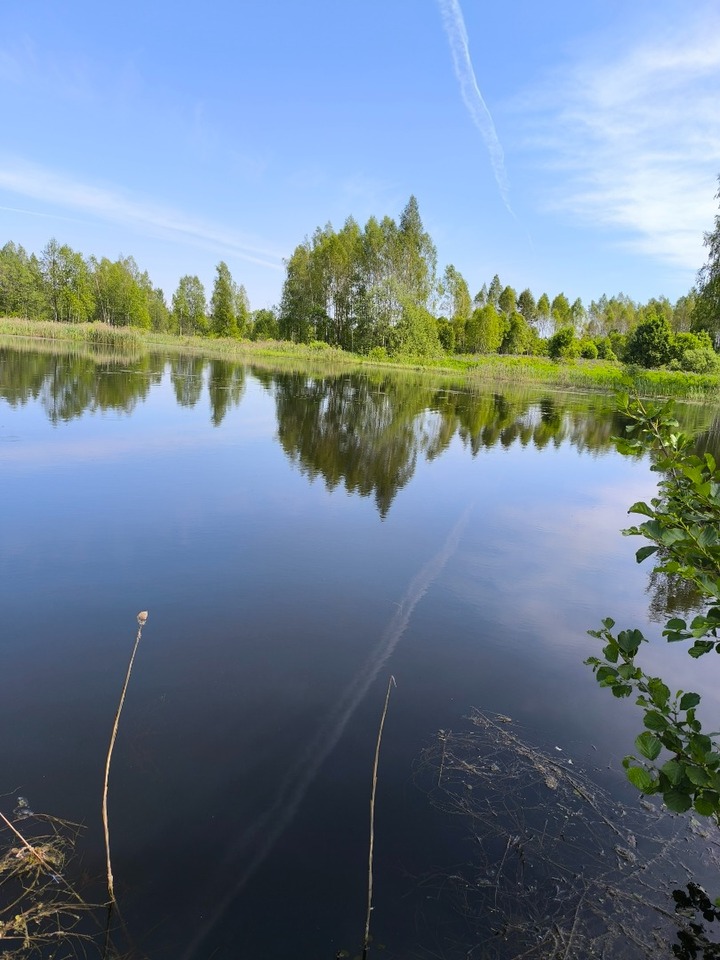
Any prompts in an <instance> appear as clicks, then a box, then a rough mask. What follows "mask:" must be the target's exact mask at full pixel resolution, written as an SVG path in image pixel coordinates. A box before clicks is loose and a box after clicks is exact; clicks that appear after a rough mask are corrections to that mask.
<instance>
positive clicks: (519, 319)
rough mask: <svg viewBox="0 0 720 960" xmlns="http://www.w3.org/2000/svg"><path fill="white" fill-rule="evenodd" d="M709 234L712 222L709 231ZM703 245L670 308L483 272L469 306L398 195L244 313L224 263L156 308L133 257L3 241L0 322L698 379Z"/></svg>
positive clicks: (711, 274)
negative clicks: (543, 358)
mask: <svg viewBox="0 0 720 960" xmlns="http://www.w3.org/2000/svg"><path fill="white" fill-rule="evenodd" d="M719 232H720V224H716V233H719ZM713 239H714V235H712V234H710V235H708V236H706V245H708V246H710V248H711V258H710V262H709V263H708V265H706V266H705V267H704V268H703V270H701V271H700V274H699V281H700V282H699V287H698V288H697V289H696V288H693V289H692V290H690V291H689V292H688V293H687V295H685V296H683V297H680V299H679V300H677V301H676V302H675V303H671V302H670V300H668V299H667V298H666V297H658V298H653V299H651V300H649V301H648V302H647V303H636V302H634V301H633V300H631V299H630V297H627V296H625V295H624V294H622V293H620V294H617V295H615V296H612V297H607V296H602V297H600V299H599V300H597V301H595V300H593V301H592V302H591V303H590V304H588V305H585V304H583V303H582V301H581V300H580V299H577V300H575V301H574V302H573V303H570V302H569V300H568V298H567V297H566V296H565V294H564V293H557V294H555V296H553V298H552V299H550V296H549V295H548V294H547V293H541V294H540V295H539V296H537V297H536V296H535V295H534V294H533V292H532V291H531V290H529V289H525V290H522V291H521V292H520V293H518V292H517V291H516V290H515V289H514V288H513V287H511V286H507V285H503V283H502V281H501V280H500V278H499V277H498V276H497V274H496V275H495V276H494V277H492V279H491V280H490V281H489V282H488V283H485V284H483V286H482V288H481V289H480V290H479V291H478V292H477V293H476V294H475V296H472V295H471V293H470V288H469V286H468V283H467V281H466V280H465V278H464V277H463V276H462V274H461V273H460V272H459V271H458V270H457V269H456V268H455V267H454V266H452V265H449V266H448V267H446V269H445V270H444V272H443V273H442V274H441V275H440V274H438V271H437V251H436V248H435V245H434V243H433V241H432V239H431V237H430V235H429V234H428V233H427V232H426V231H425V229H424V227H423V223H422V220H421V218H420V212H419V209H418V204H417V200H416V199H415V197H410V199H409V201H408V203H407V204H406V206H405V208H404V210H403V211H402V213H401V215H400V218H399V220H398V221H397V222H396V221H395V220H393V219H392V218H391V217H389V216H386V217H384V218H383V219H382V220H380V221H378V220H377V219H376V218H375V217H371V218H370V219H369V220H368V222H367V223H366V224H365V227H364V228H361V227H360V226H359V224H358V223H357V222H356V221H355V220H353V219H352V218H349V219H348V220H346V222H345V223H344V225H343V226H342V228H341V229H340V230H339V231H336V230H335V229H334V228H333V227H332V226H331V225H330V224H328V225H327V226H325V227H324V228H318V229H317V230H316V231H315V232H314V234H313V235H312V237H311V238H306V239H305V240H304V241H303V242H302V243H301V244H299V245H298V246H297V247H296V248H295V250H294V251H293V253H292V255H291V256H290V257H289V259H288V260H287V261H286V276H285V281H284V284H283V291H282V297H281V301H280V304H279V305H278V306H277V307H275V308H273V309H272V310H267V309H261V310H255V311H253V310H251V308H250V303H249V301H248V297H247V293H246V291H245V288H244V287H243V286H242V285H241V284H238V283H237V282H236V281H235V280H234V279H233V277H232V275H231V273H230V270H229V268H228V266H227V264H226V263H224V262H221V263H219V264H218V266H217V268H216V277H215V280H214V284H213V289H212V292H211V294H210V298H209V300H208V298H207V294H206V291H205V288H204V286H203V284H202V283H201V282H200V280H199V279H198V277H197V276H189V275H187V276H183V277H181V278H180V281H179V283H178V286H177V289H176V290H175V292H174V293H173V294H172V297H171V299H170V303H168V301H167V299H166V297H165V294H164V292H163V291H162V290H161V289H159V288H157V287H155V286H153V283H152V281H151V280H150V277H149V275H148V273H147V272H146V271H141V270H140V268H139V267H138V265H137V263H136V262H135V260H134V258H133V257H121V258H119V259H118V260H115V261H111V260H108V259H107V258H105V257H103V258H102V259H101V260H98V259H96V258H95V257H94V256H90V257H87V258H86V257H84V256H83V255H82V254H81V253H78V252H76V251H75V250H72V249H71V248H70V247H69V246H67V245H61V244H60V243H59V242H58V241H57V240H55V239H52V240H50V241H49V242H48V244H47V245H46V246H45V248H44V249H43V250H42V252H41V253H40V255H39V256H37V255H36V254H34V253H31V254H28V253H27V252H26V251H25V250H24V249H23V248H22V247H21V246H18V245H17V244H15V243H12V242H9V243H6V244H5V246H4V247H2V249H0V316H8V317H12V316H15V317H24V318H28V319H31V320H32V319H35V320H54V321H57V322H59V323H86V322H104V323H107V324H110V325H112V326H132V327H138V328H141V329H145V330H157V331H162V332H169V333H177V334H182V335H189V334H192V335H197V336H209V337H234V338H249V339H254V340H269V339H283V340H291V341H295V342H302V343H310V342H313V341H322V342H325V343H328V344H330V345H332V346H335V347H339V348H341V349H343V350H349V351H353V352H355V353H360V354H366V355H370V356H373V357H376V358H378V359H380V358H382V357H386V356H387V357H392V356H405V357H424V356H439V355H441V354H443V353H449V354H477V353H502V354H515V355H531V354H535V355H538V354H545V355H550V356H551V357H554V358H556V359H563V358H571V357H585V358H587V359H596V358H600V359H607V360H614V359H620V360H624V361H626V362H633V363H638V364H641V365H643V366H649V367H652V366H661V365H668V366H670V367H675V368H677V369H686V370H695V371H697V372H712V371H716V370H717V369H718V357H717V355H716V353H715V350H714V344H715V341H716V339H717V336H718V333H720V315H718V312H717V310H716V309H715V308H714V307H713V305H712V304H711V305H710V306H711V309H708V300H709V293H711V292H712V291H713V290H714V288H713V283H716V281H717V277H716V273H717V270H716V266H717V265H716V264H714V263H713V255H714V250H713V246H712V243H713Z"/></svg>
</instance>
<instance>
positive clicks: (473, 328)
mask: <svg viewBox="0 0 720 960" xmlns="http://www.w3.org/2000/svg"><path fill="white" fill-rule="evenodd" d="M502 337H503V330H502V325H501V322H500V315H499V313H498V312H497V310H496V309H495V307H494V306H493V305H492V304H491V303H486V304H485V306H484V307H478V308H477V309H476V310H473V312H472V315H471V316H470V319H469V320H468V322H467V328H466V333H465V349H466V351H467V352H468V353H495V352H497V351H498V350H499V349H500V344H501V343H502Z"/></svg>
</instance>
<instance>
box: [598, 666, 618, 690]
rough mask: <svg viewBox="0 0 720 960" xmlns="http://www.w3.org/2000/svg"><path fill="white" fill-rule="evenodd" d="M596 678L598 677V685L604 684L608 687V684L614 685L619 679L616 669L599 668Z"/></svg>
mask: <svg viewBox="0 0 720 960" xmlns="http://www.w3.org/2000/svg"><path fill="white" fill-rule="evenodd" d="M595 676H596V677H597V681H598V683H601V684H603V686H607V685H608V683H613V682H614V681H615V678H616V677H617V670H616V669H615V667H607V666H603V667H598V671H597V673H596V674H595Z"/></svg>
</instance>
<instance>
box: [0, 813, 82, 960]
mask: <svg viewBox="0 0 720 960" xmlns="http://www.w3.org/2000/svg"><path fill="white" fill-rule="evenodd" d="M26 810H27V812H25V811H26ZM18 811H19V816H16V819H15V820H14V821H11V820H9V819H8V818H7V817H6V816H5V815H4V814H0V956H1V957H2V958H3V960H29V958H31V957H61V956H62V957H74V956H87V955H88V950H89V948H91V947H93V946H95V945H96V940H97V937H96V936H93V935H92V934H88V932H87V931H86V930H85V929H84V928H83V924H82V920H83V918H84V917H87V918H88V919H89V917H90V915H91V914H92V911H93V910H94V909H95V908H94V907H92V906H90V905H89V904H87V903H85V902H84V900H83V899H82V897H81V896H80V895H79V894H78V893H77V892H76V891H75V889H74V888H73V886H72V884H71V883H70V881H69V880H68V879H67V878H66V876H65V869H66V867H67V864H68V860H69V859H70V858H71V856H72V854H73V851H74V848H75V843H76V840H77V835H78V829H79V828H78V827H77V825H76V824H71V823H68V822H67V821H64V820H58V819H57V818H55V817H49V816H46V815H37V814H33V813H32V811H29V808H27V807H26V806H23V804H22V803H21V804H20V805H19V807H18V809H17V810H16V811H15V813H16V815H17V814H18Z"/></svg>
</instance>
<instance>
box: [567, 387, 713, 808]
mask: <svg viewBox="0 0 720 960" xmlns="http://www.w3.org/2000/svg"><path fill="white" fill-rule="evenodd" d="M620 410H621V412H622V413H624V414H625V415H626V416H627V417H628V419H629V421H630V423H629V424H628V426H627V427H626V428H625V429H626V436H625V437H622V438H615V443H616V445H617V448H618V450H619V451H620V452H621V453H624V454H629V455H637V454H639V453H643V452H645V451H648V450H650V451H652V452H653V454H654V457H655V460H654V463H653V466H652V469H653V470H655V471H657V472H659V473H661V474H662V478H661V480H660V482H659V484H658V496H657V497H654V498H653V499H652V500H651V501H650V503H649V504H648V503H644V502H638V503H634V504H633V505H632V506H631V507H630V509H629V511H628V512H629V513H634V514H638V515H640V516H644V517H646V518H647V519H646V520H645V521H643V522H642V523H640V524H639V525H637V526H633V527H630V528H629V529H627V530H624V531H623V533H624V534H625V535H626V536H642V537H644V538H645V539H646V540H648V541H649V544H648V545H646V546H643V547H641V548H640V549H639V550H638V551H637V553H636V558H637V561H638V563H642V561H643V560H646V559H647V558H648V557H650V556H653V555H655V556H656V559H657V560H658V563H657V565H656V566H655V568H654V569H655V572H659V573H665V574H674V575H676V576H677V577H680V578H681V579H684V580H686V581H688V582H690V583H692V584H693V585H694V587H695V589H696V590H697V592H698V594H699V595H700V597H701V598H702V599H703V601H704V604H705V607H706V609H705V610H704V612H703V613H701V614H698V615H697V616H696V617H695V618H694V619H693V620H692V621H691V623H689V624H688V623H687V622H686V621H685V620H682V619H680V618H678V617H673V618H672V619H670V620H668V621H667V623H666V624H665V628H664V629H663V631H662V634H663V636H664V637H665V638H666V639H667V640H668V641H669V642H678V641H691V645H690V647H689V649H688V653H689V654H690V656H691V657H693V658H698V657H701V656H703V655H704V654H706V653H709V652H710V651H711V650H713V648H714V649H715V651H716V652H717V653H720V639H718V628H720V536H719V535H718V531H719V529H720V471H719V470H718V468H717V465H716V463H715V459H714V458H713V457H712V456H711V455H710V454H709V453H706V454H704V455H703V456H702V457H700V456H697V455H696V454H694V453H693V452H692V447H691V442H692V441H691V439H690V438H689V437H688V436H686V435H685V434H683V433H681V432H680V431H679V429H678V423H677V420H675V419H674V418H673V416H672V412H671V403H666V404H663V405H661V406H657V407H651V406H646V405H645V404H644V403H643V402H642V401H641V400H640V399H638V398H635V399H633V400H630V399H629V398H628V397H627V396H624V397H621V399H620ZM614 627H615V622H614V621H613V620H611V619H609V618H608V619H606V620H603V626H602V629H601V630H590V631H589V633H590V635H591V636H593V637H596V638H598V639H600V640H602V641H603V643H604V646H603V648H602V657H589V658H588V659H587V660H586V661H585V662H586V663H587V664H589V665H590V666H592V668H593V672H594V673H595V677H596V679H597V681H598V683H599V684H600V686H601V687H609V688H610V690H611V691H612V693H613V695H614V696H616V697H618V698H622V697H629V696H631V695H632V694H633V693H636V694H637V698H636V701H635V702H636V703H637V704H638V705H639V706H640V707H641V708H642V709H643V713H644V717H643V725H644V727H645V729H644V730H643V732H642V733H640V734H639V735H638V736H637V737H636V739H635V747H636V749H637V752H638V754H639V755H640V757H641V758H643V759H642V760H640V759H638V758H637V757H635V756H627V757H625V759H624V760H623V766H624V767H625V770H626V773H627V777H628V779H629V780H630V782H631V783H632V784H633V785H634V786H636V787H637V788H638V789H639V790H641V791H642V792H643V793H645V794H654V793H658V794H662V798H663V803H664V804H665V806H666V807H667V808H668V809H669V810H672V811H675V812H678V813H682V812H684V811H686V810H689V809H690V808H691V807H692V808H694V809H695V810H696V811H697V813H699V814H702V815H704V816H708V817H712V818H713V819H715V821H716V822H718V823H719V824H720V749H719V748H718V744H717V742H716V740H715V739H714V738H715V737H717V736H718V733H717V732H714V733H711V734H706V733H703V729H702V724H701V722H700V720H699V719H698V717H697V707H698V706H699V704H700V696H699V694H697V693H685V692H683V691H682V690H678V691H677V692H676V694H675V695H674V696H673V695H671V692H670V688H669V687H668V686H667V684H666V683H665V682H664V681H663V680H662V679H660V678H659V677H651V676H649V675H648V674H646V673H645V672H644V671H643V670H642V669H641V668H640V667H639V666H638V665H637V664H636V662H635V659H636V657H637V655H638V653H639V651H640V647H641V645H642V644H643V643H646V642H647V640H646V638H645V637H644V636H643V634H642V633H641V632H640V631H639V630H623V631H620V632H619V633H617V634H614V633H613V632H612V631H613V628H614ZM663 750H665V751H666V752H667V753H668V754H670V756H669V758H668V759H666V760H665V761H664V762H663V763H662V764H661V765H658V764H657V763H656V761H657V760H658V759H659V758H660V755H661V753H662V752H663Z"/></svg>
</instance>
